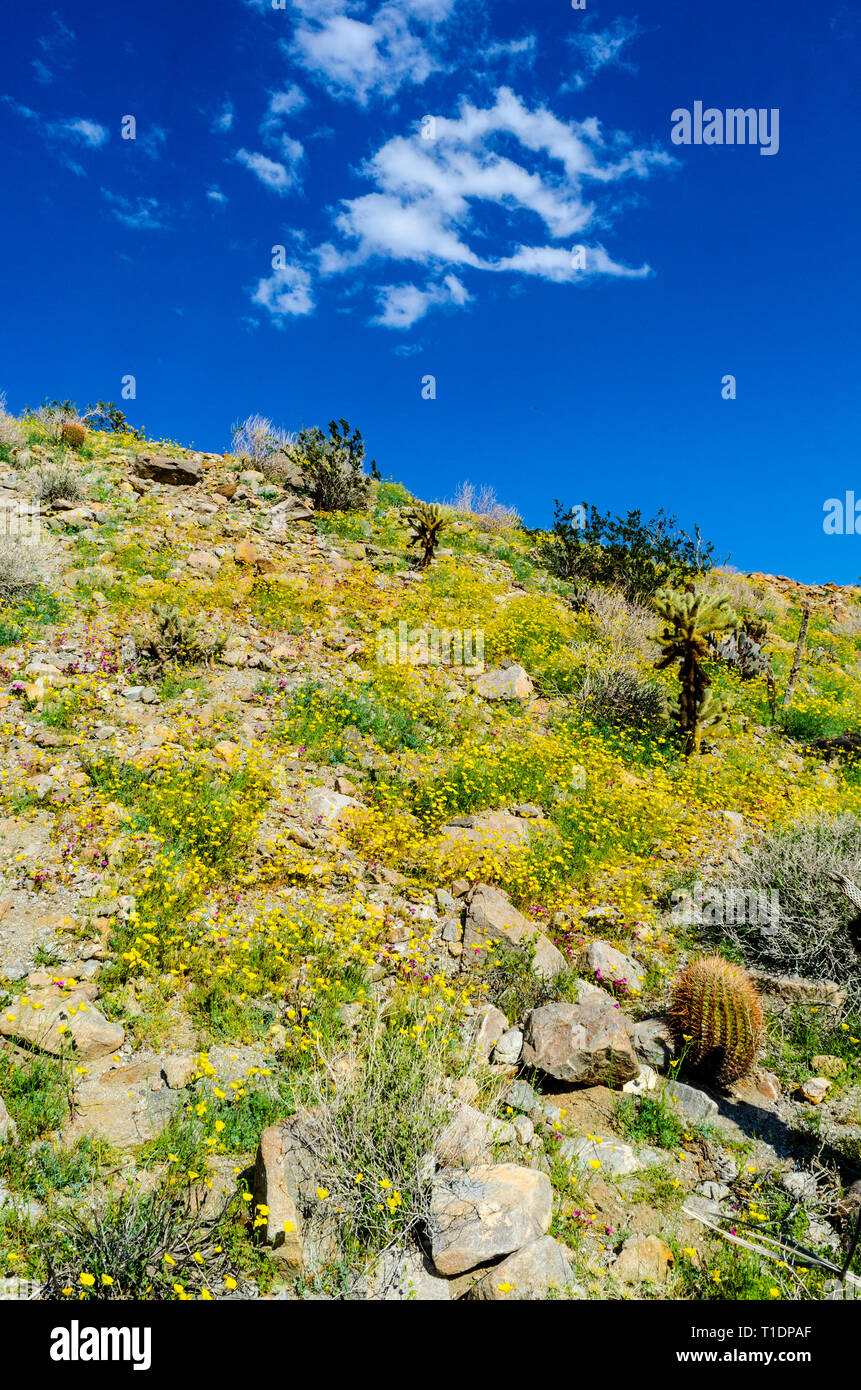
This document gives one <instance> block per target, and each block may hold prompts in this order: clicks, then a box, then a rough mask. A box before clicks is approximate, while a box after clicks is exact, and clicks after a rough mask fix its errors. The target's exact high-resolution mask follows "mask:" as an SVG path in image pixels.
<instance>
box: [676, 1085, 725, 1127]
mask: <svg viewBox="0 0 861 1390" xmlns="http://www.w3.org/2000/svg"><path fill="white" fill-rule="evenodd" d="M664 1094H665V1096H666V1098H667V1104H668V1105H669V1107H670V1110H671V1111H675V1112H681V1114H682V1115H684V1116H685V1119H687V1120H692V1121H693V1123H694V1124H698V1123H699V1122H700V1121H701V1120H709V1119H711V1118H712V1116H713V1115H716V1114H717V1113H718V1106H717V1101H714V1100H712V1098H711V1096H707V1095H706V1093H705V1091H698V1090H697V1089H696V1087H695V1086H686V1085H685V1084H684V1082H683V1081H668V1082H667V1085H666V1088H665V1091H664Z"/></svg>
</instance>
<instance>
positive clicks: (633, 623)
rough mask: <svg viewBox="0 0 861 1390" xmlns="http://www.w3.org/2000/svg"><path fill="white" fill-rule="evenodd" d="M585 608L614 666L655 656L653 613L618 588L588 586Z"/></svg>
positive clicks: (622, 666) (620, 666) (631, 663)
mask: <svg viewBox="0 0 861 1390" xmlns="http://www.w3.org/2000/svg"><path fill="white" fill-rule="evenodd" d="M586 609H587V611H588V612H589V613H590V614H591V616H592V620H593V623H594V625H595V635H596V637H597V639H598V641H599V642H600V644H601V646H602V648H603V649H604V650H605V651H606V652H607V654H608V656H609V658H610V664H612V665H613V666H615V667H617V668H630V667H632V665H634V664H636V663H637V659H638V658H639V659H640V664H642V661H643V660H649V661H651V660H654V658H655V655H656V653H657V642H656V640H655V631H656V619H655V615H654V613H653V612H652V611H651V610H650V609H648V608H645V607H644V606H643V605H642V604H639V603H634V602H632V601H631V600H630V599H628V598H626V597H625V595H624V594H623V593H622V592H621V591H620V590H618V589H589V590H588V592H587V594H586Z"/></svg>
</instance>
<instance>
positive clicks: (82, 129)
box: [53, 116, 108, 149]
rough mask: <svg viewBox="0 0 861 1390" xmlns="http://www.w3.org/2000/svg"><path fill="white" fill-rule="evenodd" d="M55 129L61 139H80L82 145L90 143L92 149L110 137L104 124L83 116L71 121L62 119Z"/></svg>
mask: <svg viewBox="0 0 861 1390" xmlns="http://www.w3.org/2000/svg"><path fill="white" fill-rule="evenodd" d="M53 130H54V132H55V133H56V134H57V135H58V136H59V137H60V138H61V139H68V140H80V142H81V144H82V145H89V146H90V148H91V149H98V148H99V146H100V145H103V144H104V143H105V141H106V140H107V138H108V132H107V130H106V129H105V127H104V126H103V125H99V123H98V121H88V120H86V119H85V118H84V117H82V116H80V117H77V118H76V119H75V120H71V121H60V122H58V123H57V124H56V125H55V126H54V127H53Z"/></svg>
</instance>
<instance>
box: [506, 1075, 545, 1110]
mask: <svg viewBox="0 0 861 1390" xmlns="http://www.w3.org/2000/svg"><path fill="white" fill-rule="evenodd" d="M502 1103H503V1105H510V1106H511V1108H512V1110H519V1111H521V1112H522V1113H523V1114H524V1115H528V1114H529V1112H530V1111H531V1110H534V1109H535V1107H536V1106H537V1105H540V1103H541V1097H540V1096H539V1094H538V1092H537V1091H535V1090H533V1088H532V1087H531V1086H530V1084H529V1082H528V1081H512V1083H511V1085H510V1086H507V1087H506V1088H505V1090H504V1091H503V1093H502Z"/></svg>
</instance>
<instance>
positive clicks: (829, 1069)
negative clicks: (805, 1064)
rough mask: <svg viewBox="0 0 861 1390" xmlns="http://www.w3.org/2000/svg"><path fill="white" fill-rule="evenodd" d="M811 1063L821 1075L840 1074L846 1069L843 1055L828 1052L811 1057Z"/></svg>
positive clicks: (831, 1075)
mask: <svg viewBox="0 0 861 1390" xmlns="http://www.w3.org/2000/svg"><path fill="white" fill-rule="evenodd" d="M810 1065H811V1066H812V1067H813V1070H814V1071H815V1072H817V1073H818V1075H819V1076H827V1077H835V1076H839V1075H840V1073H841V1072H843V1071H845V1069H846V1063H845V1062H844V1060H843V1058H842V1057H834V1056H832V1055H831V1053H828V1052H826V1053H822V1054H820V1055H819V1056H817V1057H811V1059H810Z"/></svg>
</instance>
